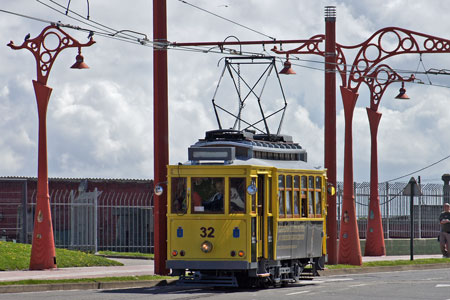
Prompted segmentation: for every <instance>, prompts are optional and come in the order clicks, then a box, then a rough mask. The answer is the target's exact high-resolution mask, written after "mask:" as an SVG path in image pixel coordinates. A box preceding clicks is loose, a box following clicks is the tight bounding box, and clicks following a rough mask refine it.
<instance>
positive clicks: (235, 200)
mask: <svg viewBox="0 0 450 300" xmlns="http://www.w3.org/2000/svg"><path fill="white" fill-rule="evenodd" d="M229 193H230V213H245V178H230V190H229Z"/></svg>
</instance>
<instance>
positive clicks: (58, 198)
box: [0, 180, 153, 253]
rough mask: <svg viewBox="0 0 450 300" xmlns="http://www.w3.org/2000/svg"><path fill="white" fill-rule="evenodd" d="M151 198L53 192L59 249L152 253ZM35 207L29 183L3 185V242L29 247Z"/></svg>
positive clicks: (0, 196)
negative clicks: (10, 241)
mask: <svg viewBox="0 0 450 300" xmlns="http://www.w3.org/2000/svg"><path fill="white" fill-rule="evenodd" d="M15 185H17V186H15ZM27 194H28V197H27ZM151 198H152V193H151V192H108V191H98V190H97V189H95V190H94V191H92V192H79V191H76V190H52V191H51V193H50V207H51V212H52V224H53V234H54V239H55V245H56V247H58V248H67V249H77V250H82V251H89V252H96V251H101V250H111V251H122V252H143V253H153V207H152V206H151V201H152V199H151ZM24 207H25V210H24V209H23V208H24ZM35 207H36V191H35V190H34V191H28V193H27V188H26V181H17V180H16V181H14V182H8V188H7V189H6V188H5V189H2V186H0V240H15V241H18V242H21V243H31V240H32V232H33V226H34V222H33V220H34V212H35Z"/></svg>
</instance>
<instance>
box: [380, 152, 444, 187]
mask: <svg viewBox="0 0 450 300" xmlns="http://www.w3.org/2000/svg"><path fill="white" fill-rule="evenodd" d="M449 158H450V155H447V156H446V157H444V158H441V159H440V160H438V161H436V162H434V163H432V164H429V165H427V166H425V167H423V168H420V169H418V170H416V171H414V172H410V173H408V174H406V175H403V176H400V177H397V178H394V179H391V180H387V181H384V182H383V183H385V182H391V181H394V180H399V179H402V178H404V177H407V176H411V175H413V174H416V173H419V172H421V171H423V170H426V169H428V168H431V167H433V166H435V165H437V164H439V163H441V162H443V161H444V160H447V159H449Z"/></svg>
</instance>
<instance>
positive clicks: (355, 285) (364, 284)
mask: <svg viewBox="0 0 450 300" xmlns="http://www.w3.org/2000/svg"><path fill="white" fill-rule="evenodd" d="M366 285H368V284H367V283H361V284H354V285H349V286H348V287H358V286H366Z"/></svg>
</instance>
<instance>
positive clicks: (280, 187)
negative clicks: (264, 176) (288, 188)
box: [278, 175, 285, 217]
mask: <svg viewBox="0 0 450 300" xmlns="http://www.w3.org/2000/svg"><path fill="white" fill-rule="evenodd" d="M284 197H285V196H284V176H283V175H279V176H278V206H279V216H280V217H284V215H285V214H284V202H285V199H284Z"/></svg>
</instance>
